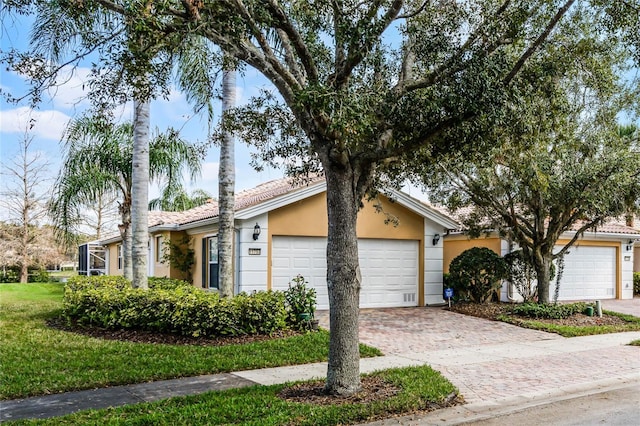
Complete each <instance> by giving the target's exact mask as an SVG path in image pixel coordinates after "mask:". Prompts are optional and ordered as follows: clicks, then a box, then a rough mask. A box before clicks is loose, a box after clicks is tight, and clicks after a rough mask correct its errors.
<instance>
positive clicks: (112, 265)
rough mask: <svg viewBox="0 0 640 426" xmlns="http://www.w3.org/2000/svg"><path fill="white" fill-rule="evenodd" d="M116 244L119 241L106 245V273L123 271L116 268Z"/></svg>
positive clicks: (115, 273)
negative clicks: (107, 254)
mask: <svg viewBox="0 0 640 426" xmlns="http://www.w3.org/2000/svg"><path fill="white" fill-rule="evenodd" d="M118 245H120V243H111V244H108V245H107V250H108V251H109V266H108V268H107V275H123V274H124V271H123V270H122V269H118Z"/></svg>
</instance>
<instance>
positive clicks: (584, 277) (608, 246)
mask: <svg viewBox="0 0 640 426" xmlns="http://www.w3.org/2000/svg"><path fill="white" fill-rule="evenodd" d="M574 235H575V233H574V232H566V233H564V234H563V235H562V237H561V239H560V240H559V241H558V249H560V246H563V245H564V244H565V243H566V242H568V241H569V239H571V238H572V237H573V236H574ZM471 247H487V248H489V249H491V250H493V251H494V252H496V253H497V254H499V255H501V256H504V255H505V254H507V253H508V252H509V251H510V250H514V249H517V247H514V246H513V245H510V244H509V242H508V241H507V240H505V239H502V238H500V237H499V236H498V234H497V233H495V232H494V233H490V234H489V235H488V236H485V237H482V238H477V239H470V238H469V237H468V236H467V235H465V233H464V232H462V231H457V232H451V233H449V234H448V235H446V236H445V238H444V255H443V257H444V271H445V272H448V271H449V265H450V263H451V261H452V260H453V259H454V258H455V257H456V256H458V255H459V254H460V253H462V252H463V251H465V250H467V249H469V248H471ZM634 259H635V260H634ZM634 271H640V229H638V228H633V227H630V226H627V225H626V224H624V223H622V222H619V221H614V220H612V221H610V222H609V223H607V224H605V225H603V226H600V227H598V228H597V229H596V230H593V231H589V232H585V233H584V235H583V236H582V237H581V238H580V239H579V240H578V241H577V242H576V243H575V245H574V246H573V247H571V248H570V249H569V252H568V254H567V255H566V256H565V266H564V272H563V275H562V280H561V282H560V292H559V297H558V300H595V299H632V298H633V272H634ZM554 291H555V283H552V287H551V288H550V294H553V293H554ZM501 300H502V301H517V300H519V295H518V294H517V293H516V292H515V289H514V288H513V286H511V285H510V284H509V283H506V282H505V283H504V285H503V286H502V291H501Z"/></svg>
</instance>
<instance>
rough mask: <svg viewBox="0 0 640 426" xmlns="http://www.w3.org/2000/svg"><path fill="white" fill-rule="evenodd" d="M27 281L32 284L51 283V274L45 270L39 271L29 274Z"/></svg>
mask: <svg viewBox="0 0 640 426" xmlns="http://www.w3.org/2000/svg"><path fill="white" fill-rule="evenodd" d="M27 281H28V282H30V283H48V282H49V281H51V277H50V276H49V273H48V272H47V271H46V270H44V269H37V270H34V271H30V272H29V277H28V278H27Z"/></svg>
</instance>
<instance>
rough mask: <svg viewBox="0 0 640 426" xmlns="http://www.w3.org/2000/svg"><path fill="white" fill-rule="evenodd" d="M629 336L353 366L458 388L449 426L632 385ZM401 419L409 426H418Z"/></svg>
mask: <svg viewBox="0 0 640 426" xmlns="http://www.w3.org/2000/svg"><path fill="white" fill-rule="evenodd" d="M635 339H640V332H628V333H616V334H603V335H596V336H585V337H574V338H570V339H567V338H561V337H560V338H558V337H556V336H553V337H552V338H550V339H549V340H535V341H521V342H520V341H512V342H500V343H497V344H480V345H469V346H464V347H456V348H445V349H434V350H426V351H421V352H405V353H397V354H392V355H388V356H382V357H377V358H366V359H362V360H361V362H360V368H361V371H362V372H363V373H368V372H373V371H376V370H381V369H387V368H394V367H405V366H415V365H423V364H429V365H431V366H432V367H433V368H434V369H436V370H439V371H440V372H442V373H443V375H445V376H446V377H447V378H448V379H449V380H451V381H452V382H453V383H454V384H455V385H456V386H457V387H458V388H459V389H460V392H461V394H462V395H463V396H464V398H465V400H466V402H467V403H468V404H467V405H464V406H461V407H453V408H452V409H447V410H440V411H438V412H437V414H433V415H436V416H438V417H437V418H438V419H442V418H445V417H446V418H447V419H448V420H447V421H446V422H443V421H438V422H437V423H439V424H456V418H457V419H458V420H460V419H465V418H466V419H467V421H468V419H470V418H471V417H473V416H476V417H477V416H481V415H482V413H488V412H493V411H495V410H497V409H498V408H500V407H503V406H508V405H509V404H513V403H522V402H523V401H531V400H535V399H540V398H549V397H561V396H562V395H566V394H567V393H571V392H584V391H585V390H588V389H593V388H594V387H601V386H614V385H616V384H618V385H619V384H624V383H629V382H632V381H637V380H639V379H640V348H638V347H631V346H626V345H627V344H628V343H629V342H630V341H632V340H635ZM326 369H327V364H326V363H315V364H306V365H299V366H289V367H278V368H268V369H261V370H250V371H240V372H234V373H229V374H217V375H210V376H201V377H193V378H184V379H175V380H165V381H158V382H151V383H143V384H136V385H130V386H118V387H112V388H105V389H95V390H89V391H80V392H71V393H65V394H58V395H47V396H42V397H36V398H27V399H21V400H13V401H1V402H0V420H2V421H7V420H17V419H24V418H48V417H55V416H61V415H64V414H68V413H73V412H76V411H80V410H86V409H89V408H105V407H110V406H121V405H126V404H135V403H139V402H148V401H157V400H161V399H166V398H170V397H174V396H182V395H192V394H199V393H204V392H208V391H213V390H225V389H230V388H235V387H244V386H250V385H254V384H260V385H271V384H277V383H285V382H290V381H298V380H308V379H313V378H323V377H325V375H326ZM442 416H445V417H442ZM447 416H448V417H447ZM456 416H457V417H456ZM434 419H435V418H434ZM405 420H406V421H407V422H408V423H411V424H420V423H421V422H422V420H417V419H414V420H411V419H410V418H405ZM390 421H391V422H395V423H384V422H383V423H379V424H398V423H399V422H400V423H402V421H403V420H402V419H393V420H390ZM414 421H415V422H417V423H414ZM425 421H426V420H425ZM424 424H429V423H424Z"/></svg>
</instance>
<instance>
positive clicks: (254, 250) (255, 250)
mask: <svg viewBox="0 0 640 426" xmlns="http://www.w3.org/2000/svg"><path fill="white" fill-rule="evenodd" d="M261 251H262V249H259V248H250V249H249V256H259V255H260V252H261Z"/></svg>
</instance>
